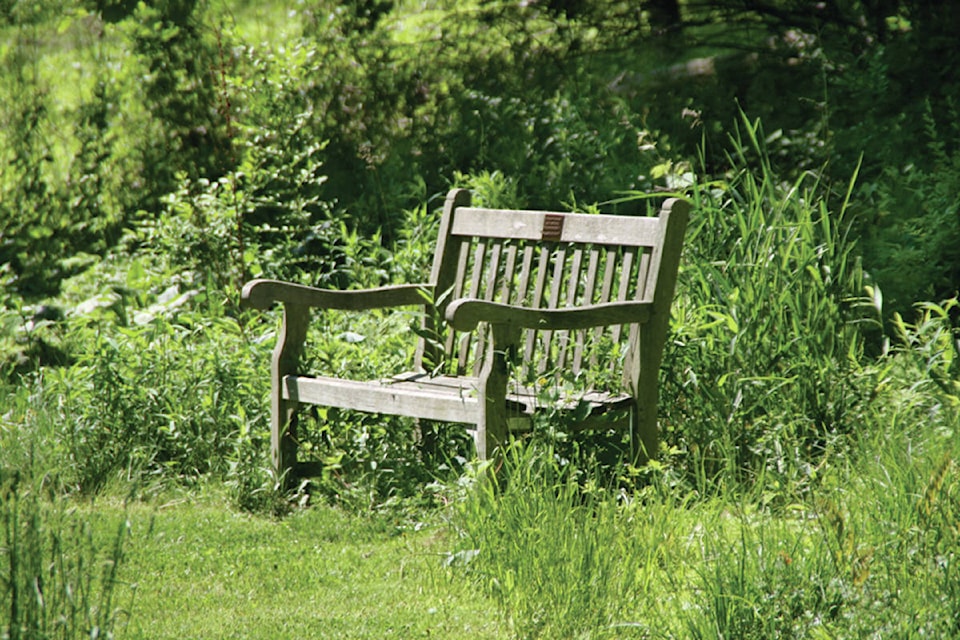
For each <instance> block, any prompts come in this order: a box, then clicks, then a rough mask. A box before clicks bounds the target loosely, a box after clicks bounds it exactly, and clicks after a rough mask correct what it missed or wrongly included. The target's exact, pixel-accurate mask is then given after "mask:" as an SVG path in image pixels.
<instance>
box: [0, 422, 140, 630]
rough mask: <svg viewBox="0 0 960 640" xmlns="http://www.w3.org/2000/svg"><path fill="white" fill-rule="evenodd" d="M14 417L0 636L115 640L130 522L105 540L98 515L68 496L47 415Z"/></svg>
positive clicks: (2, 427)
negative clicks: (45, 434)
mask: <svg viewBox="0 0 960 640" xmlns="http://www.w3.org/2000/svg"><path fill="white" fill-rule="evenodd" d="M12 415H13V412H11V413H8V414H6V415H4V416H2V418H0V638H4V639H9V640H19V639H21V638H22V639H40V638H64V639H72V638H80V637H86V638H111V637H113V636H114V632H115V630H116V629H117V628H118V627H119V626H120V623H121V621H122V617H121V615H120V611H119V609H118V607H117V603H116V601H115V600H114V593H115V590H116V587H117V584H118V571H119V568H120V565H121V563H122V561H123V558H124V544H125V539H126V525H125V523H123V522H121V523H120V525H119V528H118V529H117V530H116V532H115V534H114V535H113V536H112V537H109V538H108V539H104V537H103V535H102V527H99V526H98V527H94V526H93V518H94V517H95V516H94V515H93V514H91V513H90V512H89V511H87V510H84V509H81V508H77V507H76V506H73V505H70V504H69V503H68V502H66V501H64V500H63V498H61V497H60V494H59V492H60V491H61V487H60V486H59V485H58V483H57V478H56V476H55V474H54V473H53V468H54V467H53V466H52V465H51V464H50V463H51V461H50V460H49V459H44V458H43V457H42V453H41V448H42V447H43V444H44V443H42V442H40V438H38V437H37V436H38V434H37V433H36V431H35V430H36V429H38V428H42V427H43V426H44V418H43V417H42V416H39V417H38V416H34V417H33V418H34V419H33V421H32V422H31V423H29V424H23V423H21V424H11V423H10V421H9V420H10V418H11V416H12ZM46 426H49V425H46ZM21 429H22V430H21ZM40 435H42V434H40ZM47 444H49V443H47ZM98 531H99V532H101V533H98Z"/></svg>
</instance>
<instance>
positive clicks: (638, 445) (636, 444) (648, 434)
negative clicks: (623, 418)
mask: <svg viewBox="0 0 960 640" xmlns="http://www.w3.org/2000/svg"><path fill="white" fill-rule="evenodd" d="M630 443H631V446H632V449H633V462H634V464H635V465H637V466H640V465H644V464H646V463H647V462H648V461H650V460H653V459H654V458H656V457H657V450H658V448H659V447H660V432H659V429H658V427H657V391H656V388H655V387H654V388H653V390H652V391H650V390H649V388H648V389H647V390H646V391H645V392H642V393H641V394H640V397H639V398H637V403H636V405H635V406H634V407H633V408H632V409H631V411H630Z"/></svg>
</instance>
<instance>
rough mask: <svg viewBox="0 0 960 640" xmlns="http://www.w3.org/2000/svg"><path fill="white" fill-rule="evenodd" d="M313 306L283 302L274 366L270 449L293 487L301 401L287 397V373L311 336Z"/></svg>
mask: <svg viewBox="0 0 960 640" xmlns="http://www.w3.org/2000/svg"><path fill="white" fill-rule="evenodd" d="M309 322H310V310H309V309H308V308H307V307H305V306H302V305H296V304H289V303H288V304H285V305H283V325H282V326H281V328H280V336H279V337H278V339H277V346H276V348H274V350H273V360H272V362H271V366H270V374H271V385H270V386H271V396H272V397H271V402H270V416H271V418H270V422H271V425H270V453H271V457H272V458H273V469H274V472H275V473H276V475H277V480H278V481H279V482H280V483H281V484H282V485H283V486H284V487H289V486H291V485H292V484H293V481H294V480H295V478H293V475H294V473H295V467H296V464H297V403H296V402H292V401H290V400H285V399H284V397H283V379H284V376H286V375H289V374H293V373H296V371H297V366H298V363H299V361H300V353H301V352H302V351H303V343H304V341H305V340H306V337H307V325H308V324H309Z"/></svg>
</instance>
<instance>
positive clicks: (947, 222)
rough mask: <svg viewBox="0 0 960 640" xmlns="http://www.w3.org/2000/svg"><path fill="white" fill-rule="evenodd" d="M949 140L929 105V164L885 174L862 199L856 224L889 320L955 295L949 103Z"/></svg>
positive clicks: (958, 161) (958, 265)
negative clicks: (924, 302)
mask: <svg viewBox="0 0 960 640" xmlns="http://www.w3.org/2000/svg"><path fill="white" fill-rule="evenodd" d="M950 113H951V114H952V116H953V117H951V118H950V119H949V122H950V124H948V125H947V126H948V127H949V128H948V129H947V131H946V132H944V131H942V130H941V129H940V128H938V125H937V118H936V117H935V116H934V113H933V112H932V107H931V105H930V103H929V102H927V105H926V111H925V113H924V116H923V117H924V123H925V131H924V134H923V136H924V138H925V141H926V154H925V156H926V157H925V159H924V160H923V161H921V160H920V159H919V158H918V159H917V160H916V161H912V162H910V163H909V164H907V165H902V164H900V163H896V164H893V165H888V166H886V167H884V169H883V173H882V176H881V177H880V178H879V179H878V180H877V181H876V182H872V183H870V184H869V185H866V187H865V189H864V191H865V195H866V196H867V197H865V198H864V202H863V205H864V206H863V209H862V210H859V211H858V219H857V224H858V228H859V229H861V233H862V237H863V250H864V261H865V264H866V267H867V269H868V270H869V271H870V273H871V275H872V276H873V278H874V280H875V281H876V282H877V283H878V284H879V285H880V287H881V288H882V289H883V291H884V295H885V299H886V304H887V306H888V312H896V313H900V314H901V315H903V314H906V313H908V311H909V309H910V307H911V306H913V304H915V303H917V302H920V301H922V300H938V299H941V298H943V297H947V296H952V295H955V294H956V293H957V290H958V289H957V286H958V282H960V196H958V195H957V194H958V193H960V153H957V152H956V151H955V148H956V144H957V142H960V126H958V125H957V124H956V123H957V119H956V116H957V115H958V113H957V109H956V107H955V105H953V104H952V103H951V108H950Z"/></svg>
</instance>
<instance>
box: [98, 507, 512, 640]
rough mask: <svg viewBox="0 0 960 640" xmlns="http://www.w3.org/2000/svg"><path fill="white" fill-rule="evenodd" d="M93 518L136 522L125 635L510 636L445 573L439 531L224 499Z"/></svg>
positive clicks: (104, 511) (108, 511)
mask: <svg viewBox="0 0 960 640" xmlns="http://www.w3.org/2000/svg"><path fill="white" fill-rule="evenodd" d="M95 510H96V512H97V514H98V515H99V516H100V517H102V521H103V522H104V525H105V526H106V529H107V530H109V531H113V530H114V528H113V526H111V525H109V524H108V523H109V522H110V521H112V522H113V524H116V523H118V522H119V521H120V519H122V518H123V517H124V516H125V517H126V518H127V520H128V522H129V529H128V536H129V537H128V538H127V542H126V545H125V558H124V562H123V566H122V570H121V573H120V579H121V583H122V586H120V588H119V589H118V592H117V594H116V603H117V604H118V605H119V606H120V607H121V608H122V609H123V610H124V611H125V612H126V616H127V617H126V620H125V621H122V622H121V624H120V628H119V629H118V631H120V635H121V636H122V637H126V638H150V639H161V638H271V639H276V638H458V637H464V638H465V637H470V638H499V637H504V636H505V632H504V631H503V629H502V628H501V624H500V622H499V618H498V615H497V612H496V606H495V604H494V603H493V602H491V601H489V600H487V599H485V598H484V597H483V596H482V595H478V594H477V592H476V591H475V590H472V589H471V588H470V585H469V584H467V583H465V582H464V581H462V580H461V581H458V580H456V579H454V578H453V577H452V576H451V575H450V573H449V570H448V569H446V568H445V567H444V564H443V559H444V556H445V553H446V551H448V549H449V547H448V546H447V540H446V539H445V534H444V533H443V531H444V530H443V529H441V528H439V527H438V526H432V525H429V524H425V525H422V526H419V527H418V526H416V525H414V524H409V525H408V524H407V523H402V524H398V523H395V522H391V521H390V520H388V519H385V518H381V517H379V516H377V517H373V516H372V517H362V516H351V515H347V514H345V513H343V512H342V511H337V510H334V509H331V508H328V507H324V506H314V507H312V508H310V509H306V510H302V511H299V512H297V513H294V514H292V515H290V516H288V517H285V518H283V519H279V520H277V519H270V518H265V517H256V516H250V515H246V514H241V513H238V512H237V511H235V510H232V509H231V508H230V506H229V505H228V504H227V501H226V499H225V498H223V497H221V496H218V495H217V494H216V493H215V492H213V493H210V492H203V493H201V494H191V495H189V496H188V497H185V498H182V499H175V500H170V501H167V502H157V503H153V504H134V505H132V506H127V507H123V506H122V505H120V504H119V503H112V504H109V503H107V504H105V503H103V502H99V503H97V506H96V508H95ZM124 626H125V627H126V628H124Z"/></svg>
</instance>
